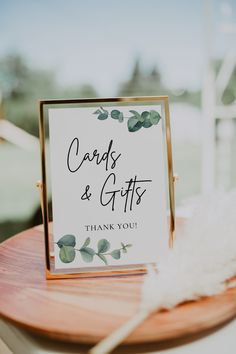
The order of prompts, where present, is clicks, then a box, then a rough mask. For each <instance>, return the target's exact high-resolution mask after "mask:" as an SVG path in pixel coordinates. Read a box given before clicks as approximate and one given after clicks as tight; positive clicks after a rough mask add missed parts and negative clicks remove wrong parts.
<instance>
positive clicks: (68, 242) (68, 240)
mask: <svg viewBox="0 0 236 354" xmlns="http://www.w3.org/2000/svg"><path fill="white" fill-rule="evenodd" d="M75 244H76V240H75V236H74V235H64V236H62V237H61V238H60V240H59V241H57V245H58V247H60V248H61V247H62V246H71V247H75Z"/></svg>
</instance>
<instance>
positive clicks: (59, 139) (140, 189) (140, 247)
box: [47, 98, 170, 273]
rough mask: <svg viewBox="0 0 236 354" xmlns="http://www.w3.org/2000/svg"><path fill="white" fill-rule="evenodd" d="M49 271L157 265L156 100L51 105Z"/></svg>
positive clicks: (162, 242)
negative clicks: (51, 262) (51, 258)
mask: <svg viewBox="0 0 236 354" xmlns="http://www.w3.org/2000/svg"><path fill="white" fill-rule="evenodd" d="M47 119H48V125H49V156H50V176H51V177H50V180H51V189H52V210H53V245H54V247H53V251H54V257H55V263H54V270H55V271H57V272H65V273H66V272H68V271H69V272H71V273H74V272H75V273H77V272H78V273H79V272H84V271H86V272H89V271H96V270H97V271H103V270H106V269H116V268H118V269H120V268H129V267H131V268H132V266H134V267H135V266H138V265H139V266H140V265H144V264H147V263H153V262H157V261H158V259H160V257H161V256H163V255H164V254H165V251H166V250H167V248H168V239H169V224H168V217H167V210H168V203H169V202H168V193H167V192H168V187H169V186H170V184H169V181H168V179H169V178H170V176H169V173H168V172H169V171H168V168H167V162H166V161H167V160H168V159H167V148H166V134H165V130H166V121H165V111H164V110H163V103H162V101H160V100H154V101H149V100H148V98H146V101H145V100H143V101H132V99H130V101H129V102H122V101H121V102H116V101H114V102H107V101H106V100H104V101H103V100H102V99H101V102H86V101H85V102H84V101H83V103H78V102H75V104H58V105H55V104H54V105H52V104H51V105H48V107H47Z"/></svg>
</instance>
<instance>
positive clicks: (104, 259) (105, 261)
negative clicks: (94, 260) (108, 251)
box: [98, 253, 108, 265]
mask: <svg viewBox="0 0 236 354" xmlns="http://www.w3.org/2000/svg"><path fill="white" fill-rule="evenodd" d="M98 257H99V258H100V259H101V260H102V261H103V262H104V263H105V264H106V265H107V264H108V263H107V259H106V257H105V256H104V255H103V254H101V253H98Z"/></svg>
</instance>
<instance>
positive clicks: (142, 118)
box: [94, 107, 161, 133]
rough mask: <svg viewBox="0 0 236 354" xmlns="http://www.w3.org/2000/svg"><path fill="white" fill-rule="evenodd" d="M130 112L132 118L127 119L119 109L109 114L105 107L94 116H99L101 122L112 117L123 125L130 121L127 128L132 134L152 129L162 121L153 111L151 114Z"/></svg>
mask: <svg viewBox="0 0 236 354" xmlns="http://www.w3.org/2000/svg"><path fill="white" fill-rule="evenodd" d="M129 112H130V113H132V116H130V117H125V116H124V114H123V112H121V111H119V110H118V109H113V110H112V111H111V112H110V113H109V112H108V111H107V110H105V109H104V108H103V107H100V109H97V110H96V111H95V112H94V114H96V115H97V118H98V119H99V120H105V119H107V118H108V117H109V116H110V117H111V118H113V119H115V120H117V121H118V122H120V123H122V122H123V121H124V119H125V118H126V119H128V120H127V127H128V131H129V132H131V133H134V132H136V131H138V130H140V129H141V128H150V127H152V126H153V125H157V124H158V123H159V121H160V119H161V116H160V114H159V113H158V112H157V111H155V110H151V111H150V112H149V111H143V112H142V113H139V112H137V111H135V110H133V109H131V110H130V111H129Z"/></svg>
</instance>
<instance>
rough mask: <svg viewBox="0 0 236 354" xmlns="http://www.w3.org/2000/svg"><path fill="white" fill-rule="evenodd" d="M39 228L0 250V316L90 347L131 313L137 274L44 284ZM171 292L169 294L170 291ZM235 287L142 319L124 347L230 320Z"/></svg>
mask: <svg viewBox="0 0 236 354" xmlns="http://www.w3.org/2000/svg"><path fill="white" fill-rule="evenodd" d="M43 238H44V237H43V229H42V226H38V227H35V228H32V229H30V230H26V231H24V232H22V233H20V234H18V235H16V236H14V237H12V238H10V239H9V240H7V241H5V242H3V243H2V244H1V245H0V274H1V276H0V315H1V316H2V318H3V319H7V320H9V321H11V322H12V323H13V324H15V325H17V326H19V327H22V328H25V329H27V330H30V331H31V332H34V333H38V334H41V335H43V336H47V337H50V338H56V339H59V340H63V341H70V342H76V343H88V344H91V343H96V342H97V341H99V340H101V339H102V338H104V337H105V336H107V335H108V334H110V333H111V332H112V331H113V330H115V329H116V328H117V327H119V326H120V325H121V324H123V323H124V322H125V321H126V320H128V319H129V318H130V317H131V316H133V315H134V314H135V312H136V311H137V309H138V306H139V298H140V288H141V285H142V282H143V276H142V275H139V276H137V275H135V276H116V277H109V278H106V277H104V278H86V279H84V278H83V279H79V278H78V279H64V280H46V279H45V267H44V241H43ZM173 291H174V289H173ZM235 314H236V288H233V289H230V290H228V291H227V292H225V293H224V294H221V295H218V296H214V297H210V298H205V299H203V300H201V301H197V302H189V303H185V304H183V305H181V306H178V307H177V308H175V309H173V310H172V311H161V312H158V313H156V314H154V315H152V316H151V317H150V318H148V319H147V320H146V321H145V322H144V323H143V324H142V325H140V326H139V327H138V328H137V329H136V330H135V331H134V332H133V333H132V334H131V335H130V336H129V337H128V338H127V339H126V341H125V343H126V344H133V343H148V342H157V341H166V340H168V341H169V340H170V339H176V338H183V337H184V338H187V337H188V336H190V337H191V338H192V336H195V335H197V334H199V333H205V332H206V331H208V330H209V329H212V328H215V327H217V326H219V325H220V324H222V323H224V322H226V321H228V320H230V319H232V318H233V317H234V316H235Z"/></svg>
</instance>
